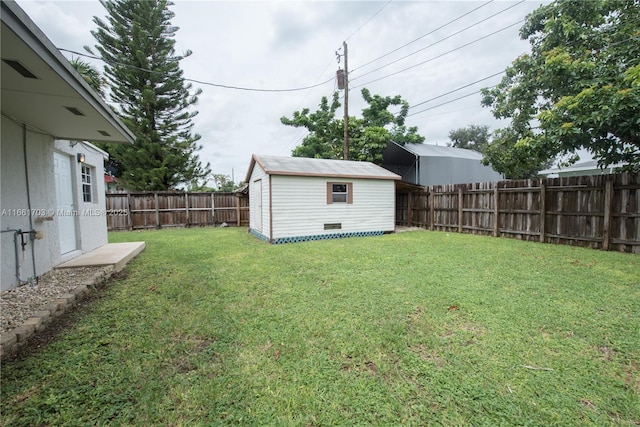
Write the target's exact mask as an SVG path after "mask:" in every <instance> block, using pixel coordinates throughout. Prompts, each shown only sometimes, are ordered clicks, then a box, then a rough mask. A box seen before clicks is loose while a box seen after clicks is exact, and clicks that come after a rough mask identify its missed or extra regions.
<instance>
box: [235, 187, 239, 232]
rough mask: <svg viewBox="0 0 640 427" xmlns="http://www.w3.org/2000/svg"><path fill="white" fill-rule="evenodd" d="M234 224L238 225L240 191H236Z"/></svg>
mask: <svg viewBox="0 0 640 427" xmlns="http://www.w3.org/2000/svg"><path fill="white" fill-rule="evenodd" d="M235 201H236V225H237V226H238V227H240V193H236V198H235Z"/></svg>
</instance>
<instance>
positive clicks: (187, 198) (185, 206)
mask: <svg viewBox="0 0 640 427" xmlns="http://www.w3.org/2000/svg"><path fill="white" fill-rule="evenodd" d="M184 209H185V210H186V221H187V223H186V224H185V226H186V227H189V222H190V221H189V193H188V192H185V193H184Z"/></svg>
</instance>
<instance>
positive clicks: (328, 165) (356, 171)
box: [247, 154, 400, 181]
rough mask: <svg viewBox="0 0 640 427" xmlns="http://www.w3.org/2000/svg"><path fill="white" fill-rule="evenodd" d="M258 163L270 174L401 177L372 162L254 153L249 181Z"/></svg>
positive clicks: (375, 177) (248, 176) (377, 177)
mask: <svg viewBox="0 0 640 427" xmlns="http://www.w3.org/2000/svg"><path fill="white" fill-rule="evenodd" d="M256 163H258V164H259V165H260V167H261V168H262V169H263V170H264V171H265V173H267V174H269V175H297V176H324V177H338V178H370V179H400V176H399V175H396V174H395V173H393V172H390V171H388V170H386V169H384V168H382V167H380V166H378V165H375V164H373V163H371V162H355V161H350V160H328V159H309V158H304V157H281V156H264V155H257V154H254V155H253V156H252V158H251V165H250V166H249V171H248V172H247V181H248V180H249V178H250V176H251V172H252V170H253V167H254V165H255V164H256Z"/></svg>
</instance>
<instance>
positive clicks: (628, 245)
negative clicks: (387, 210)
mask: <svg viewBox="0 0 640 427" xmlns="http://www.w3.org/2000/svg"><path fill="white" fill-rule="evenodd" d="M409 197H412V199H411V201H409V199H407V198H404V197H403V198H398V200H401V203H398V204H397V212H398V215H397V218H398V224H399V225H405V224H407V221H406V219H409V218H411V219H412V220H411V224H412V225H417V226H420V227H424V228H427V229H430V230H439V231H455V230H458V232H466V233H474V234H484V235H489V236H496V237H500V236H505V237H511V238H517V239H523V240H535V241H539V242H545V243H554V244H571V245H579V246H586V247H591V248H601V249H608V250H619V251H626V252H632V253H640V243H638V242H640V176H639V175H638V174H629V173H627V174H618V175H609V176H607V175H594V176H576V177H563V178H546V179H531V180H512V181H502V182H499V183H496V182H493V183H474V184H457V185H451V184H449V185H436V186H430V187H428V188H425V190H424V193H423V194H422V198H421V197H420V193H415V194H413V195H410V196H409ZM425 199H426V200H425ZM421 200H425V201H426V205H425V203H424V202H421ZM400 213H401V215H400ZM423 213H427V216H425V217H424V221H423V220H422V218H423V216H422V215H423ZM400 218H402V220H401V219H400Z"/></svg>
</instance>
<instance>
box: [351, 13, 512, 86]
mask: <svg viewBox="0 0 640 427" xmlns="http://www.w3.org/2000/svg"><path fill="white" fill-rule="evenodd" d="M522 22H524V19H521V20H519V21H518V22H514V23H513V24H511V25H507V26H506V27H503V28H500V29H499V30H496V31H494V32H492V33H489V34H487V35H486V36H483V37H480V38H478V39H475V40H473V41H470V42H469V43H465V44H463V45H462V46H458V47H456V48H454V49H451V50H448V51H446V52H444V53H442V54H440V55H437V56H434V57H433V58H429V59H427V60H426V61H422V62H419V63H417V64H415V65H412V66H410V67H407V68H403V69H402V70H399V71H396V72H394V73H391V74H387V75H385V76H382V77H379V78H377V79H374V80H370V81H368V82H366V83H363V84H361V85H358V86H354V89H355V88H357V87H363V86H366V85H368V84H370V83H374V82H377V81H379V80H382V79H386V78H387V77H391V76H395V75H396V74H400V73H403V72H405V71H408V70H411V69H412V68H416V67H418V66H420V65H424V64H426V63H427V62H431V61H434V60H436V59H438V58H442V57H443V56H445V55H448V54H450V53H453V52H455V51H457V50H460V49H462V48H464V47H467V46H470V45H472V44H474V43H477V42H479V41H481V40H484V39H486V38H488V37H491V36H493V35H495V34H498V33H499V32H501V31H504V30H506V29H509V28H511V27H513V26H515V25H518V24H521V23H522ZM355 79H356V78H354V80H355Z"/></svg>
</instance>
